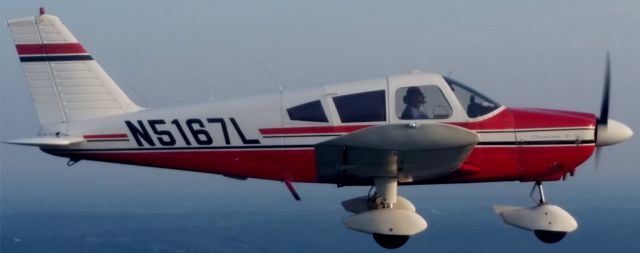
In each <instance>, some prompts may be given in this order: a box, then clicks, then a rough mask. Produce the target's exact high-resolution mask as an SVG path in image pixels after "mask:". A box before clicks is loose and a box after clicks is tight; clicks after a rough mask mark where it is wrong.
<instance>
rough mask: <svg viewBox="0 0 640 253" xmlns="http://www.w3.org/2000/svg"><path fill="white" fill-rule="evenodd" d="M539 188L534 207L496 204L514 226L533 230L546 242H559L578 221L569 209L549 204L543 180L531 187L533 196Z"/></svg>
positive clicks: (504, 219)
mask: <svg viewBox="0 0 640 253" xmlns="http://www.w3.org/2000/svg"><path fill="white" fill-rule="evenodd" d="M536 190H538V193H539V199H538V200H536V203H537V205H536V206H534V207H529V208H523V207H514V206H498V205H496V206H494V209H495V211H496V213H497V214H498V215H499V216H500V217H501V218H502V220H503V221H504V222H505V223H507V224H509V225H512V226H515V227H518V228H521V229H526V230H529V231H533V233H534V234H535V236H536V237H537V238H538V239H539V240H540V241H542V242H545V243H557V242H559V241H561V240H562V239H563V238H564V237H565V235H566V234H567V233H569V232H573V231H575V230H576V229H577V228H578V223H577V222H576V220H575V219H574V218H573V217H572V216H571V214H569V213H568V212H567V211H565V210H564V209H562V208H561V207H559V206H556V205H551V204H548V203H547V201H546V199H545V196H544V190H543V188H542V183H541V182H536V183H535V184H534V186H533V189H531V194H530V195H531V197H532V198H533V194H534V192H535V191H536Z"/></svg>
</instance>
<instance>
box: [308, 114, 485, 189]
mask: <svg viewBox="0 0 640 253" xmlns="http://www.w3.org/2000/svg"><path fill="white" fill-rule="evenodd" d="M478 140H479V137H478V134H476V133H475V132H472V131H469V130H467V129H464V128H461V127H457V126H453V125H447V124H440V123H429V124H421V125H415V124H394V125H380V126H375V127H370V128H365V129H362V130H359V131H357V132H353V133H351V134H347V135H343V136H340V137H337V138H335V139H332V140H329V141H325V142H322V143H319V144H317V145H316V146H315V150H316V163H317V168H318V176H319V178H320V180H323V181H332V179H333V180H335V179H336V178H337V180H338V182H339V184H342V185H351V184H363V183H367V182H370V181H371V180H373V179H374V178H382V177H384V178H390V177H393V178H398V181H399V182H412V181H418V180H427V179H436V178H439V177H443V176H447V175H450V174H451V173H453V172H455V171H456V170H457V169H458V168H460V166H461V165H462V163H463V162H464V160H465V159H466V158H467V156H468V155H469V153H471V150H472V149H473V147H474V146H475V145H476V144H477V143H478ZM390 165H392V166H390Z"/></svg>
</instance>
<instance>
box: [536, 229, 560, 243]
mask: <svg viewBox="0 0 640 253" xmlns="http://www.w3.org/2000/svg"><path fill="white" fill-rule="evenodd" d="M533 233H534V234H535V235H536V237H538V239H540V241H543V242H545V243H556V242H559V241H560V240H562V238H564V236H565V235H567V232H562V231H549V230H536V231H533Z"/></svg>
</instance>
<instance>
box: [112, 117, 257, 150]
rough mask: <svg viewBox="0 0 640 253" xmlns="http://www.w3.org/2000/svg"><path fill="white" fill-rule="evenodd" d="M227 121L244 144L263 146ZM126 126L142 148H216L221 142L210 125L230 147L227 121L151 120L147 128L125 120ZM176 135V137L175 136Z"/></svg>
mask: <svg viewBox="0 0 640 253" xmlns="http://www.w3.org/2000/svg"><path fill="white" fill-rule="evenodd" d="M228 121H229V122H231V126H232V127H233V130H234V131H235V133H236V134H237V135H238V137H239V138H240V140H241V141H242V144H260V140H258V139H247V137H246V136H245V135H244V133H243V132H242V129H241V128H240V126H239V125H238V122H237V121H236V119H235V118H229V119H228ZM124 123H125V124H126V125H127V128H129V132H130V133H131V136H133V138H134V139H135V140H136V144H138V146H139V147H144V146H151V147H155V146H156V143H157V145H159V146H175V145H176V144H177V143H178V141H179V140H182V142H183V143H184V144H185V145H187V146H192V145H199V146H207V145H213V144H214V143H217V142H218V141H217V140H216V141H214V134H212V132H210V131H209V130H208V129H207V126H211V125H218V128H219V129H220V132H221V134H222V136H223V137H224V143H225V145H231V139H230V138H229V129H228V128H227V121H226V120H225V119H224V118H207V119H206V120H202V119H197V118H194V119H186V120H184V122H182V121H181V120H178V119H173V120H171V121H166V120H164V119H148V120H146V124H145V121H144V120H136V121H130V120H126V121H125V122H124ZM147 126H148V127H147ZM176 131H177V133H178V134H177V135H175V134H174V132H176Z"/></svg>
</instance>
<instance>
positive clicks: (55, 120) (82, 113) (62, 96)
mask: <svg viewBox="0 0 640 253" xmlns="http://www.w3.org/2000/svg"><path fill="white" fill-rule="evenodd" d="M7 25H8V26H9V29H10V30H11V35H12V36H13V40H14V42H15V44H16V50H17V52H18V56H19V58H20V62H21V64H22V68H23V71H24V74H25V76H26V80H27V85H28V86H29V90H30V92H31V96H32V98H33V101H34V103H35V107H36V110H37V112H38V118H39V119H40V124H41V125H42V126H53V125H58V124H67V123H69V122H73V121H78V120H84V119H90V118H97V117H103V116H109V115H115V114H122V113H128V112H134V111H139V110H141V109H142V108H141V107H139V106H138V105H136V104H135V103H134V102H133V101H131V100H130V99H129V97H127V95H126V94H125V93H124V92H123V91H122V90H121V89H120V88H119V87H118V86H117V84H116V83H115V82H114V81H113V80H112V79H111V77H109V75H107V73H106V72H105V71H104V70H103V69H102V67H100V65H99V64H98V63H97V62H96V61H95V60H94V59H93V57H92V56H91V55H90V54H89V53H88V52H87V51H86V50H85V48H84V47H83V46H82V44H80V43H79V42H78V40H77V39H76V38H75V37H74V36H73V34H71V32H69V30H68V29H67V27H66V26H65V25H64V24H63V23H62V22H61V21H60V19H58V17H56V16H52V15H48V14H44V13H43V11H41V15H39V16H36V17H25V18H19V19H12V20H9V21H7Z"/></svg>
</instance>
